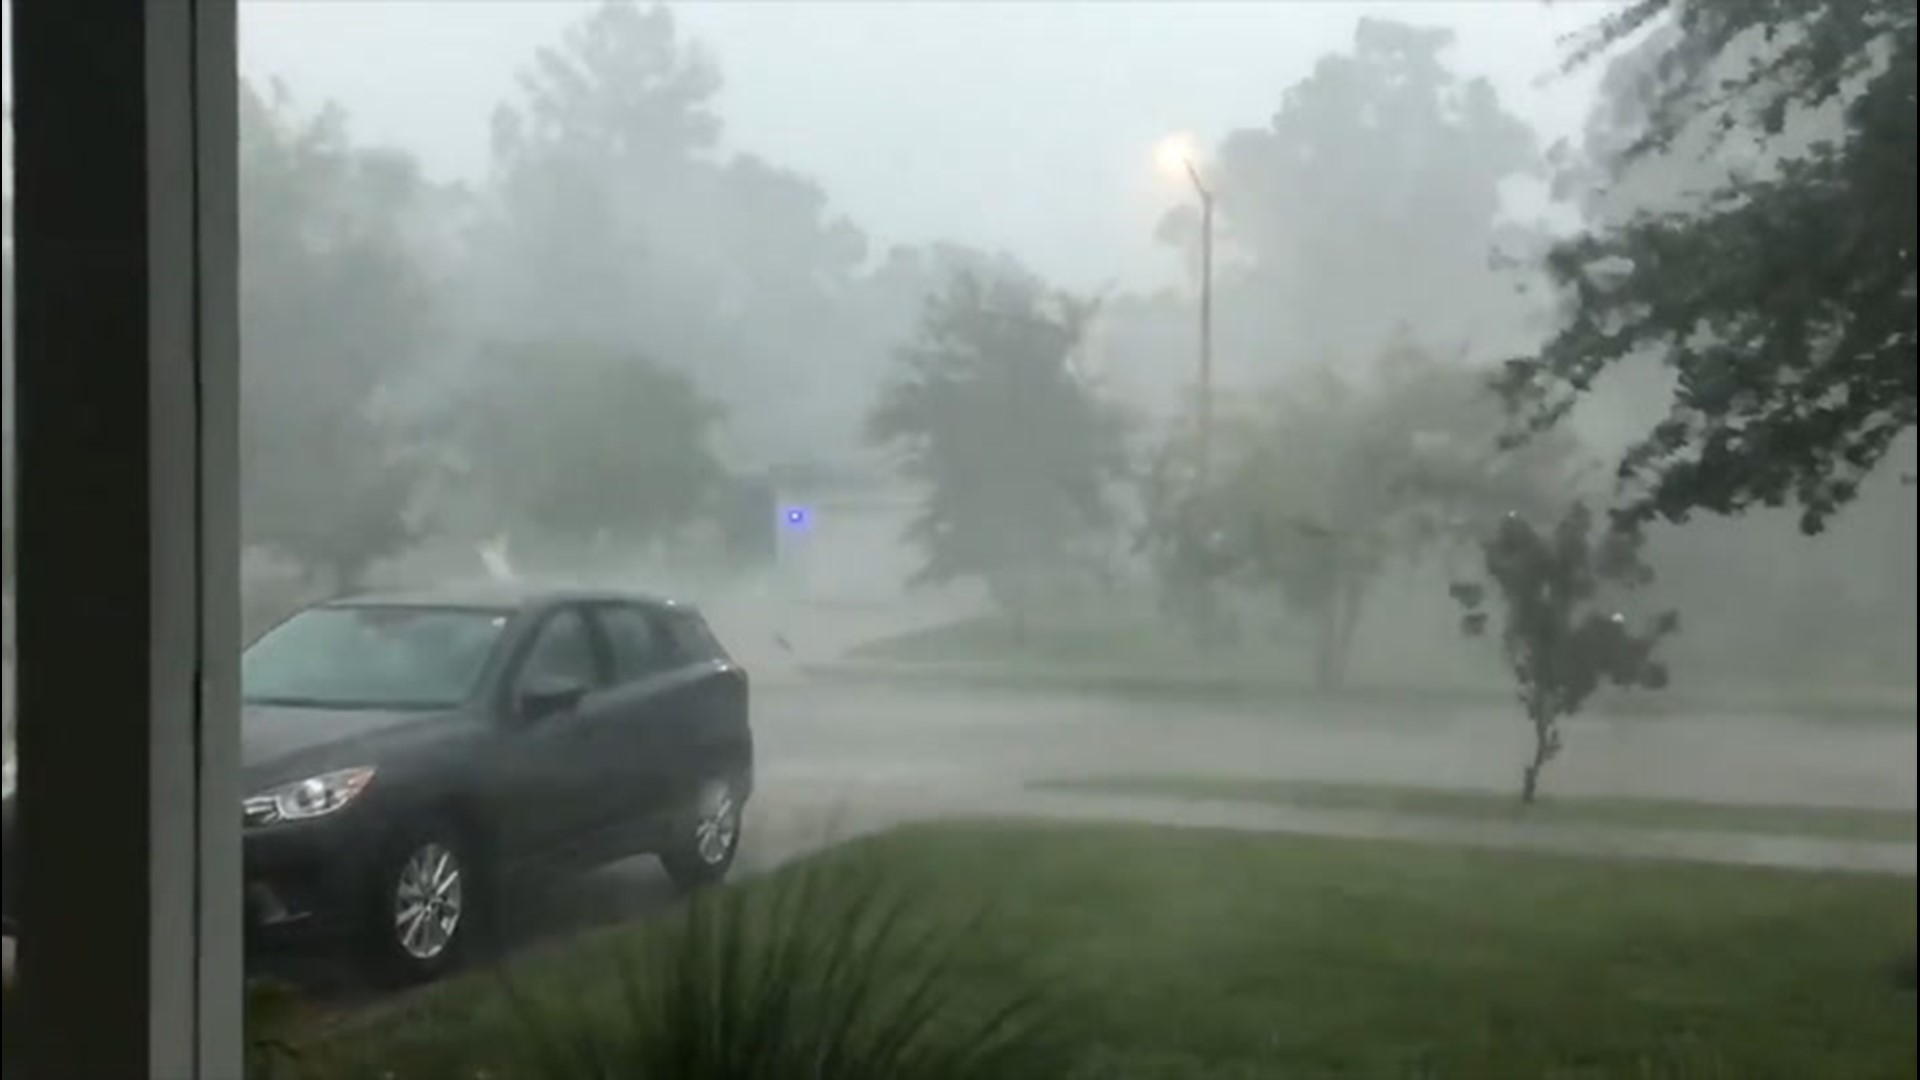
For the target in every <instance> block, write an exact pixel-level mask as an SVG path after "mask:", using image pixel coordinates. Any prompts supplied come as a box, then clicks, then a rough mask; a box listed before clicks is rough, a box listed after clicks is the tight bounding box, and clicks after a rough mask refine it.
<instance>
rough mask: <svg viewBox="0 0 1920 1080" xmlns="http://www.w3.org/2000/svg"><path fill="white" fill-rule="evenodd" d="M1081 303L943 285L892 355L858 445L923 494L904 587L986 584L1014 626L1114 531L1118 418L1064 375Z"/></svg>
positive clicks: (1122, 453)
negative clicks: (915, 564)
mask: <svg viewBox="0 0 1920 1080" xmlns="http://www.w3.org/2000/svg"><path fill="white" fill-rule="evenodd" d="M1092 313H1093V305H1092V304H1091V303H1089V302H1087V301H1084V300H1079V299H1075V298H1073V297H1070V296H1066V295H1064V294H1060V293H1055V292H1051V291H1050V290H1048V289H1046V288H1045V287H1044V286H1043V285H1042V284H1041V283H1040V282H1038V281H1037V280H1035V279H1033V278H1032V277H1031V276H1004V277H997V278H993V279H982V278H980V277H977V276H974V275H972V274H961V275H959V276H957V277H955V278H954V279H953V280H952V281H951V283H950V284H949V285H948V286H947V288H946V289H945V290H944V291H943V292H941V293H939V294H937V295H935V296H933V297H931V298H930V299H929V300H928V302H927V304H926V306H925V309H924V311H923V315H922V319H921V324H920V329H919V332H918V334H917V335H916V337H915V338H914V339H913V340H912V341H911V342H909V343H908V344H907V345H905V346H903V347H902V348H900V349H899V350H898V352H897V353H896V355H895V361H894V371H893V373H892V376H891V379H890V381H889V382H888V383H887V384H886V385H885V387H884V388H883V390H882V392H881V396H880V399H879V401H878V403H877V404H876V406H875V408H874V411H873V412H872V414H871V415H870V417H869V419H868V427H867V431H868V436H869V438H870V439H871V440H872V441H873V442H874V443H875V444H876V445H877V446H880V447H882V448H884V449H887V450H889V451H891V452H892V453H893V454H894V455H895V456H896V458H897V460H898V466H899V469H900V471H901V473H902V474H903V475H904V476H905V477H907V478H908V479H909V480H911V481H913V482H915V483H917V484H919V485H921V486H923V487H924V489H925V492H926V496H925V502H924V504H923V505H922V507H921V510H920V513H919V514H918V515H917V517H916V518H915V519H914V521H913V522H912V524H911V525H910V527H909V529H908V533H907V538H908V539H909V540H910V541H911V542H913V543H914V544H916V545H917V546H919V547H920V548H921V550H922V551H923V552H924V553H925V556H926V562H925V565H924V566H923V567H922V568H921V569H920V571H919V573H918V574H917V575H916V576H915V579H914V580H915V582H917V583H937V582H944V581H949V580H953V579H956V578H964V577H978V578H983V579H985V580H986V581H987V583H988V585H989V587H990V588H991V589H992V591H993V593H994V595H995V597H996V598H997V599H998V600H999V601H1000V603H1001V604H1002V605H1003V606H1004V607H1005V608H1006V609H1007V610H1008V611H1009V612H1010V613H1011V614H1012V615H1013V616H1014V618H1015V625H1016V628H1022V629H1023V628H1024V626H1025V620H1026V617H1027V615H1028V614H1029V609H1030V607H1031V605H1032V603H1033V602H1034V600H1035V598H1036V593H1037V585H1038V583H1039V581H1040V580H1041V579H1042V578H1043V577H1044V576H1045V575H1049V574H1054V573H1058V572H1059V571H1061V570H1062V569H1065V568H1069V567H1071V565H1072V564H1073V562H1074V555H1075V545H1076V544H1077V543H1080V542H1082V541H1084V540H1086V539H1088V538H1089V537H1092V536H1098V535H1099V534H1101V533H1102V532H1104V531H1106V530H1109V529H1110V528H1111V527H1112V526H1113V524H1114V512H1113V507H1112V504H1111V501H1110V496H1111V487H1112V485H1113V484H1114V483H1115V482H1116V481H1117V480H1118V479H1119V478H1120V477H1122V476H1123V475H1124V474H1125V471H1126V467H1127V455H1126V438H1125V436H1126V426H1125V422H1124V418H1123V416H1122V415H1121V414H1120V413H1119V412H1118V411H1117V410H1116V409H1115V408H1114V407H1113V406H1111V405H1110V404H1108V403H1107V402H1106V401H1105V400H1104V399H1103V398H1102V396H1101V395H1100V393H1099V392H1098V390H1097V389H1096V388H1095V387H1094V386H1092V385H1090V383H1089V381H1088V380H1087V379H1086V378H1085V376H1084V375H1083V374H1082V373H1081V372H1080V371H1078V370H1077V369H1076V367H1075V365H1074V354H1075V350H1076V348H1077V347H1078V345H1079V343H1080V340H1081V337H1082V335H1083V334H1084V332H1085V329H1086V324H1087V320H1088V319H1089V318H1090V317H1091V315H1092Z"/></svg>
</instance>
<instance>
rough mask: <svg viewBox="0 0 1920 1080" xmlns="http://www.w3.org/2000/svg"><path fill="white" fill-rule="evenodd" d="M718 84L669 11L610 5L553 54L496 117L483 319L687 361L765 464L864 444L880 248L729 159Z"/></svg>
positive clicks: (787, 184) (821, 202) (737, 158)
mask: <svg viewBox="0 0 1920 1080" xmlns="http://www.w3.org/2000/svg"><path fill="white" fill-rule="evenodd" d="M720 85H721V79H720V73H719V71H718V69H717V67H716V66H715V65H714V63H713V61H712V60H711V58H710V57H709V56H708V55H707V54H706V53H705V52H704V51H703V50H701V49H700V48H699V47H698V45H697V44H696V43H693V42H690V41H688V40H687V39H686V38H685V37H684V35H682V34H681V33H680V31H679V29H678V27H677V26H676V24H675V21H674V18H673V15H672V13H671V11H669V10H668V9H667V8H666V7H664V6H659V5H655V6H651V7H643V6H641V5H639V4H636V3H632V2H625V0H606V2H603V3H601V4H599V5H598V6H596V7H594V8H593V9H592V10H591V11H590V12H589V13H588V14H586V15H585V16H583V17H582V18H581V19H580V20H579V21H578V22H577V23H576V24H575V25H574V26H572V27H571V28H570V29H569V30H568V31H567V34H566V36H565V38H564V40H563V41H561V42H560V43H559V44H558V45H556V46H555V47H552V48H544V49H541V50H540V51H539V52H538V53H537V54H536V56H535V58H534V60H533V62H532V63H531V64H530V65H529V66H528V68H527V70H526V71H525V73H524V74H523V76H522V79H521V86H520V90H519V93H518V94H517V95H516V96H515V97H514V99H513V100H512V101H511V102H509V103H507V104H504V105H502V106H501V108H500V109H499V110H498V111H497V112H496V114H495V116H494V121H493V146H492V151H493V162H494V174H493V179H492V184H491V185H490V187H489V189H488V191H487V192H486V199H485V212H484V213H483V215H482V224H481V227H480V228H479V229H478V230H477V233H476V245H475V256H476V258H475V263H476V267H477V269H476V271H475V278H476V280H475V285H474V289H473V292H474V295H475V296H477V297H480V298H482V299H481V300H480V302H479V303H478V304H477V305H476V311H475V313H474V315H475V322H476V324H477V325H479V326H481V327H482V328H483V329H482V331H481V333H480V334H479V338H480V340H481V341H483V342H484V341H491V340H507V341H515V340H563V341H571V342H580V343H583V344H591V345H594V346H598V347H604V348H608V349H613V350H616V351H637V352H641V353H645V354H647V355H649V356H653V357H657V358H659V361H660V362H661V363H666V364H676V365H683V366H682V367H681V370H682V371H684V372H685V373H686V374H687V375H689V376H690V377H691V378H693V380H694V381H695V383H696V385H697V386H698V387H699V389H700V390H701V391H702V392H703V393H705V394H707V395H708V396H710V397H713V398H715V399H717V400H718V401H720V402H721V403H722V404H723V405H725V406H726V407H727V409H728V413H729V415H731V416H733V417H734V418H735V419H736V420H737V421H738V423H736V424H735V425H733V426H731V427H730V428H729V430H728V432H727V435H728V437H729V438H730V439H732V440H735V441H737V442H739V443H741V445H738V446H736V447H734V449H735V450H736V451H737V452H738V453H739V454H741V455H744V456H749V457H753V458H758V459H761V460H762V461H763V462H764V461H765V460H767V459H779V458H786V457H791V456H795V455H802V454H807V453H810V452H812V451H813V450H814V448H816V447H818V446H820V445H821V444H822V443H830V442H831V441H832V440H833V439H834V438H835V437H841V436H845V434H846V432H847V431H848V429H852V430H854V431H856V432H857V430H858V415H859V410H860V409H861V408H863V407H864V405H865V402H864V400H862V398H863V395H862V394H861V393H860V392H859V390H858V389H857V388H856V386H857V379H855V378H853V377H848V376H849V375H850V373H847V372H843V371H841V370H839V369H838V368H837V367H836V366H835V365H837V364H838V363H839V362H840V361H842V360H843V359H845V358H848V357H849V356H851V355H852V354H854V353H855V351H856V350H855V349H854V348H853V347H851V344H850V339H851V338H852V337H853V336H854V334H853V329H852V328H853V326H854V320H851V319H849V318H848V311H847V308H848V305H849V303H850V302H851V301H850V295H849V294H850V291H851V289H852V285H853V281H854V279H855V277H856V275H857V271H858V268H859V265H860V263H861V262H862V260H864V258H865V256H866V241H865V238H864V236H862V235H861V233H860V232H859V230H857V229H855V228H854V227H853V226H852V225H851V224H849V223H848V222H847V221H846V220H845V219H843V218H840V217H837V216H835V215H833V214H832V213H830V211H829V208H828V203H827V198H826V196H825V194H824V193H823V192H822V191H821V189H820V188H819V186H818V185H817V184H815V183H814V182H813V181H812V180H811V179H809V178H807V177H804V176H801V175H799V174H797V173H794V172H792V171H790V170H786V169H783V168H780V167H778V166H777V165H774V164H772V163H769V162H767V161H765V160H762V159H760V158H758V157H755V156H753V155H749V154H739V155H732V156H727V155H723V154H722V152H721V151H720V149H719V136H720V131H721V122H720V118H719V116H718V115H717V113H716V112H715V109H714V97H715V95H716V94H717V93H718V91H719V88H720ZM834 449H840V448H839V447H834Z"/></svg>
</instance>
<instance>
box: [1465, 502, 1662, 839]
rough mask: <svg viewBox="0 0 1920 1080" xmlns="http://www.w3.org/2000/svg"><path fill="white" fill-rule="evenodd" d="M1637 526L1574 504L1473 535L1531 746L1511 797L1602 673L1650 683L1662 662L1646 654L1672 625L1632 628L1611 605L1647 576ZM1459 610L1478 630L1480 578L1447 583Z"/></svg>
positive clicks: (1533, 780)
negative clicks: (1546, 520) (1597, 524)
mask: <svg viewBox="0 0 1920 1080" xmlns="http://www.w3.org/2000/svg"><path fill="white" fill-rule="evenodd" d="M1641 543H1642V538H1641V536H1640V535H1639V534H1638V533H1637V532H1630V531H1623V530H1621V529H1618V528H1615V527H1613V526H1612V525H1605V526H1602V528H1601V529H1600V531H1599V533H1598V535H1596V534H1595V530H1594V518H1593V514H1592V512H1591V511H1589V510H1588V509H1587V507H1586V505H1585V504H1584V503H1575V504H1574V505H1573V506H1572V508H1571V509H1569V510H1568V511H1567V512H1566V513H1565V515H1564V516H1562V517H1561V518H1560V520H1559V522H1558V523H1557V524H1555V525H1554V526H1553V527H1552V528H1550V529H1537V528H1535V527H1534V526H1533V525H1532V524H1530V523H1529V522H1528V521H1527V520H1526V519H1525V518H1523V517H1521V516H1520V515H1518V514H1509V515H1507V517H1506V518H1505V519H1504V520H1503V521H1502V522H1501V523H1500V525H1499V526H1498V527H1497V528H1496V529H1495V530H1494V532H1493V534H1492V535H1491V536H1490V537H1489V538H1488V539H1487V540H1486V541H1485V543H1484V544H1483V553H1484V555H1485V560H1486V574H1487V579H1488V582H1489V583H1490V584H1491V585H1492V592H1493V594H1494V595H1495V596H1496V597H1497V598H1498V601H1499V607H1500V609H1501V610H1500V614H1501V628H1500V643H1501V646H1502V649H1503V650H1504V652H1505V653H1506V659H1507V665H1508V666H1509V667H1510V668H1511V669H1512V670H1513V677H1514V681H1515V682H1516V683H1517V684H1518V688H1519V699H1520V703H1521V705H1522V706H1524V707H1525V709H1526V712H1527V722H1528V724H1529V725H1531V727H1532V729H1533V752H1532V755H1531V757H1530V759H1529V760H1528V762H1527V764H1526V766H1525V768H1524V769H1523V770H1522V772H1521V780H1520V801H1521V803H1522V804H1526V805H1531V804H1532V803H1533V801H1534V797H1535V795H1536V794H1537V793H1538V791H1539V787H1540V771H1541V770H1542V769H1544V768H1546V765H1547V763H1548V762H1549V761H1552V760H1553V759H1554V758H1555V757H1556V756H1558V755H1559V753H1560V750H1561V747H1562V741H1561V740H1562V735H1561V728H1560V722H1561V721H1562V720H1564V719H1566V718H1567V717H1570V716H1573V715H1574V714H1576V713H1578V712H1579V711H1580V709H1581V707H1582V706H1584V705H1585V704H1586V702H1587V699H1588V698H1590V697H1592V696H1593V692H1594V691H1595V690H1597V689H1599V688H1600V684H1601V682H1602V681H1606V682H1611V683H1613V684H1615V685H1617V686H1640V687H1646V688H1648V689H1655V690H1657V689H1660V688H1662V687H1664V686H1666V685H1667V669H1666V666H1665V665H1664V664H1662V663H1660V662H1659V661H1658V660H1656V659H1655V658H1654V655H1653V653H1654V648H1655V646H1656V645H1658V644H1659V641H1660V639H1661V638H1663V637H1665V636H1666V635H1668V634H1670V633H1672V632H1673V631H1674V630H1676V629H1678V628H1679V619H1678V617H1677V616H1676V615H1675V614H1674V613H1673V612H1672V611H1663V612H1660V613H1659V614H1657V615H1655V616H1653V617H1652V618H1651V619H1650V620H1647V621H1646V622H1645V623H1644V625H1641V626H1639V627H1637V628H1636V626H1635V625H1634V623H1635V620H1631V619H1629V618H1628V617H1627V615H1626V614H1624V613H1623V612H1622V611H1621V610H1620V607H1619V605H1620V602H1621V601H1623V600H1624V599H1625V596H1624V594H1626V593H1629V592H1631V591H1633V590H1635V589H1638V588H1640V587H1643V586H1645V585H1647V584H1649V583H1650V582H1651V581H1652V580H1653V572H1652V571H1651V570H1649V569H1648V568H1647V566H1646V564H1645V563H1644V562H1643V561H1642V560H1641V557H1640V549H1641ZM1451 591H1452V594H1453V597H1454V599H1455V600H1457V601H1458V602H1459V603H1460V604H1461V606H1462V607H1464V608H1465V609H1466V613H1465V614H1464V615H1463V616H1462V618H1461V628H1462V629H1463V630H1464V631H1465V632H1466V633H1467V634H1469V635H1479V634H1482V633H1485V631H1486V628H1487V623H1488V621H1489V614H1490V613H1489V612H1488V611H1487V610H1486V608H1485V606H1484V601H1485V600H1486V597H1487V592H1488V590H1487V587H1486V585H1483V584H1479V583H1472V582H1456V583H1455V584H1454V585H1453V587H1452V590H1451Z"/></svg>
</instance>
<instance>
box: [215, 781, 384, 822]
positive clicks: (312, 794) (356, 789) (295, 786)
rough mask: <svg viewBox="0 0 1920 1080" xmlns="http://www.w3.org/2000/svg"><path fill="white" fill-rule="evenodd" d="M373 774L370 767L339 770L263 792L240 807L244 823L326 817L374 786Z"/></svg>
mask: <svg viewBox="0 0 1920 1080" xmlns="http://www.w3.org/2000/svg"><path fill="white" fill-rule="evenodd" d="M373 772H374V770H373V769H372V768H371V767H363V768H357V769H339V770H336V771H334V772H330V773H321V774H320V775H319V776H309V777H307V778H306V779H305V780H298V781H295V782H294V783H291V784H282V785H280V786H279V787H277V788H274V789H273V790H271V791H263V792H261V793H260V794H258V795H255V796H253V797H252V798H249V799H248V800H247V801H246V802H245V803H244V804H243V805H244V807H245V810H246V822H247V824H249V825H273V824H276V823H278V822H282V821H306V820H308V819H310V818H317V817H325V816H327V815H328V814H331V813H333V812H335V811H336V810H339V809H340V808H342V807H344V806H346V805H347V804H348V803H350V802H352V801H353V800H354V799H356V798H358V797H359V795H360V793H361V792H362V791H365V790H366V789H367V785H368V784H370V783H372V782H373Z"/></svg>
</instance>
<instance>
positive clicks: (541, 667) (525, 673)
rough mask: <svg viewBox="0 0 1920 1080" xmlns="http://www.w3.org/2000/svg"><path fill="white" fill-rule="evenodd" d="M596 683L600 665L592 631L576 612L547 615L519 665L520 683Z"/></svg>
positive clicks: (523, 685)
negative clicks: (595, 654)
mask: <svg viewBox="0 0 1920 1080" xmlns="http://www.w3.org/2000/svg"><path fill="white" fill-rule="evenodd" d="M561 682H570V683H577V684H579V685H581V686H598V685H599V684H600V664H599V661H598V659H597V658H596V657H595V656H594V651H593V634H592V633H591V632H590V631H589V630H588V629H587V620H586V619H584V618H582V617H581V615H580V613H579V612H578V611H574V610H571V609H568V610H564V611H561V612H559V613H558V614H556V615H554V616H552V617H551V618H549V619H548V620H547V621H546V623H545V625H543V626H541V627H540V630H539V633H538V635H537V636H536V637H535V638H534V639H533V647H532V648H531V649H529V650H528V651H527V658H526V660H525V661H524V662H523V663H522V664H521V665H520V680H519V683H520V686H522V687H527V686H534V685H538V684H541V683H561Z"/></svg>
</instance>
